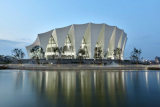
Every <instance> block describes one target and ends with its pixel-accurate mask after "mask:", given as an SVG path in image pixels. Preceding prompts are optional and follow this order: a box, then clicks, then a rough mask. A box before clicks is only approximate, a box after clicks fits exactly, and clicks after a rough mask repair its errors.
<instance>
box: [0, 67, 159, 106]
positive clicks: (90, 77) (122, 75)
mask: <svg viewBox="0 0 160 107" xmlns="http://www.w3.org/2000/svg"><path fill="white" fill-rule="evenodd" d="M159 75H160V74H159V71H157V72H153V71H152V72H149V71H98V70H93V71H86V70H80V71H78V72H77V71H23V70H20V71H12V72H10V71H8V72H7V71H5V72H4V73H3V72H1V75H0V85H1V87H0V90H1V91H0V92H1V94H3V93H4V92H7V93H11V92H13V95H15V96H16V97H14V98H15V99H16V98H17V101H18V102H19V98H23V99H24V100H25V99H27V98H28V99H29V100H27V101H29V102H31V101H32V103H33V102H34V103H35V104H36V105H38V104H39V105H42V104H44V105H46V106H61V107H63V106H76V107H77V106H78V107H82V106H85V107H88V106H97V107H98V106H109V107H114V106H129V105H130V104H131V105H132V106H136V105H135V104H136V103H135V102H137V101H138V102H139V101H142V100H143V101H142V103H143V104H145V103H146V101H148V100H151V99H150V98H149V97H146V96H151V97H152V99H153V100H154V101H155V100H156V99H155V98H157V97H158V96H159V95H158V94H154V93H155V92H156V93H160V91H159V89H160V87H159V84H160V82H159V81H160V80H159ZM7 76H8V77H7ZM6 81H9V82H8V83H7V84H6ZM5 85H7V86H6V87H5ZM8 90H9V91H8ZM141 93H145V94H141ZM153 94H154V95H155V96H156V97H153ZM25 97H27V98H25ZM137 98H139V99H140V100H137ZM148 98H149V99H148ZM1 99H3V98H2V97H1ZM4 99H5V98H4ZM157 100H158V99H157ZM6 101H8V99H6ZM27 101H26V102H27ZM24 102H25V101H24ZM27 103H28V102H27ZM27 103H26V104H27ZM37 103H38V104H37ZM137 104H138V103H137ZM158 104H159V103H158Z"/></svg>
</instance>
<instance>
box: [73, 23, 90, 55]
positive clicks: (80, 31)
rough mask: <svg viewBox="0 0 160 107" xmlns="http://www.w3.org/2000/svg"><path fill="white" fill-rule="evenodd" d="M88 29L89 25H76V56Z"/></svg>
mask: <svg viewBox="0 0 160 107" xmlns="http://www.w3.org/2000/svg"><path fill="white" fill-rule="evenodd" d="M87 27H88V23H87V24H82V25H74V35H76V36H75V54H77V52H78V50H79V49H80V46H81V44H82V41H83V39H84V38H83V37H84V34H85V31H86V29H87ZM87 51H88V49H87Z"/></svg>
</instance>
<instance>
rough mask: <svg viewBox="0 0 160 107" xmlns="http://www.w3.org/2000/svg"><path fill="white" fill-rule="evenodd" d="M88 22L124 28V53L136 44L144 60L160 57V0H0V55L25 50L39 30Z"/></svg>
mask: <svg viewBox="0 0 160 107" xmlns="http://www.w3.org/2000/svg"><path fill="white" fill-rule="evenodd" d="M88 22H92V23H106V24H109V25H115V26H117V27H119V28H120V29H123V30H124V31H125V32H126V33H127V36H128V41H127V44H126V48H125V53H124V56H128V57H129V56H130V53H131V51H132V50H133V48H134V47H136V48H138V49H140V48H141V49H142V55H141V56H143V57H144V59H154V57H155V56H160V0H0V54H4V55H11V50H12V49H14V48H15V47H17V48H21V49H22V50H24V51H25V52H26V50H25V46H27V45H30V44H32V43H33V42H34V41H35V39H36V37H37V34H38V33H43V32H46V31H49V30H51V29H54V28H59V27H64V26H68V25H70V24H83V23H88ZM26 58H27V57H26Z"/></svg>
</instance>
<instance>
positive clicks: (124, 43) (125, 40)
mask: <svg viewBox="0 0 160 107" xmlns="http://www.w3.org/2000/svg"><path fill="white" fill-rule="evenodd" d="M126 42H127V35H126V34H125V39H124V42H123V46H122V59H123V55H124V49H125V45H126Z"/></svg>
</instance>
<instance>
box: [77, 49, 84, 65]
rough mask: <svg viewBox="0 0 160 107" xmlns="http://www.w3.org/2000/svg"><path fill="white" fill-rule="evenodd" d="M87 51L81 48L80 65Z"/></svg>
mask: <svg viewBox="0 0 160 107" xmlns="http://www.w3.org/2000/svg"><path fill="white" fill-rule="evenodd" d="M85 53H86V52H85V50H84V49H81V48H80V49H79V50H78V52H77V58H78V59H80V65H81V59H83V58H84V56H85Z"/></svg>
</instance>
